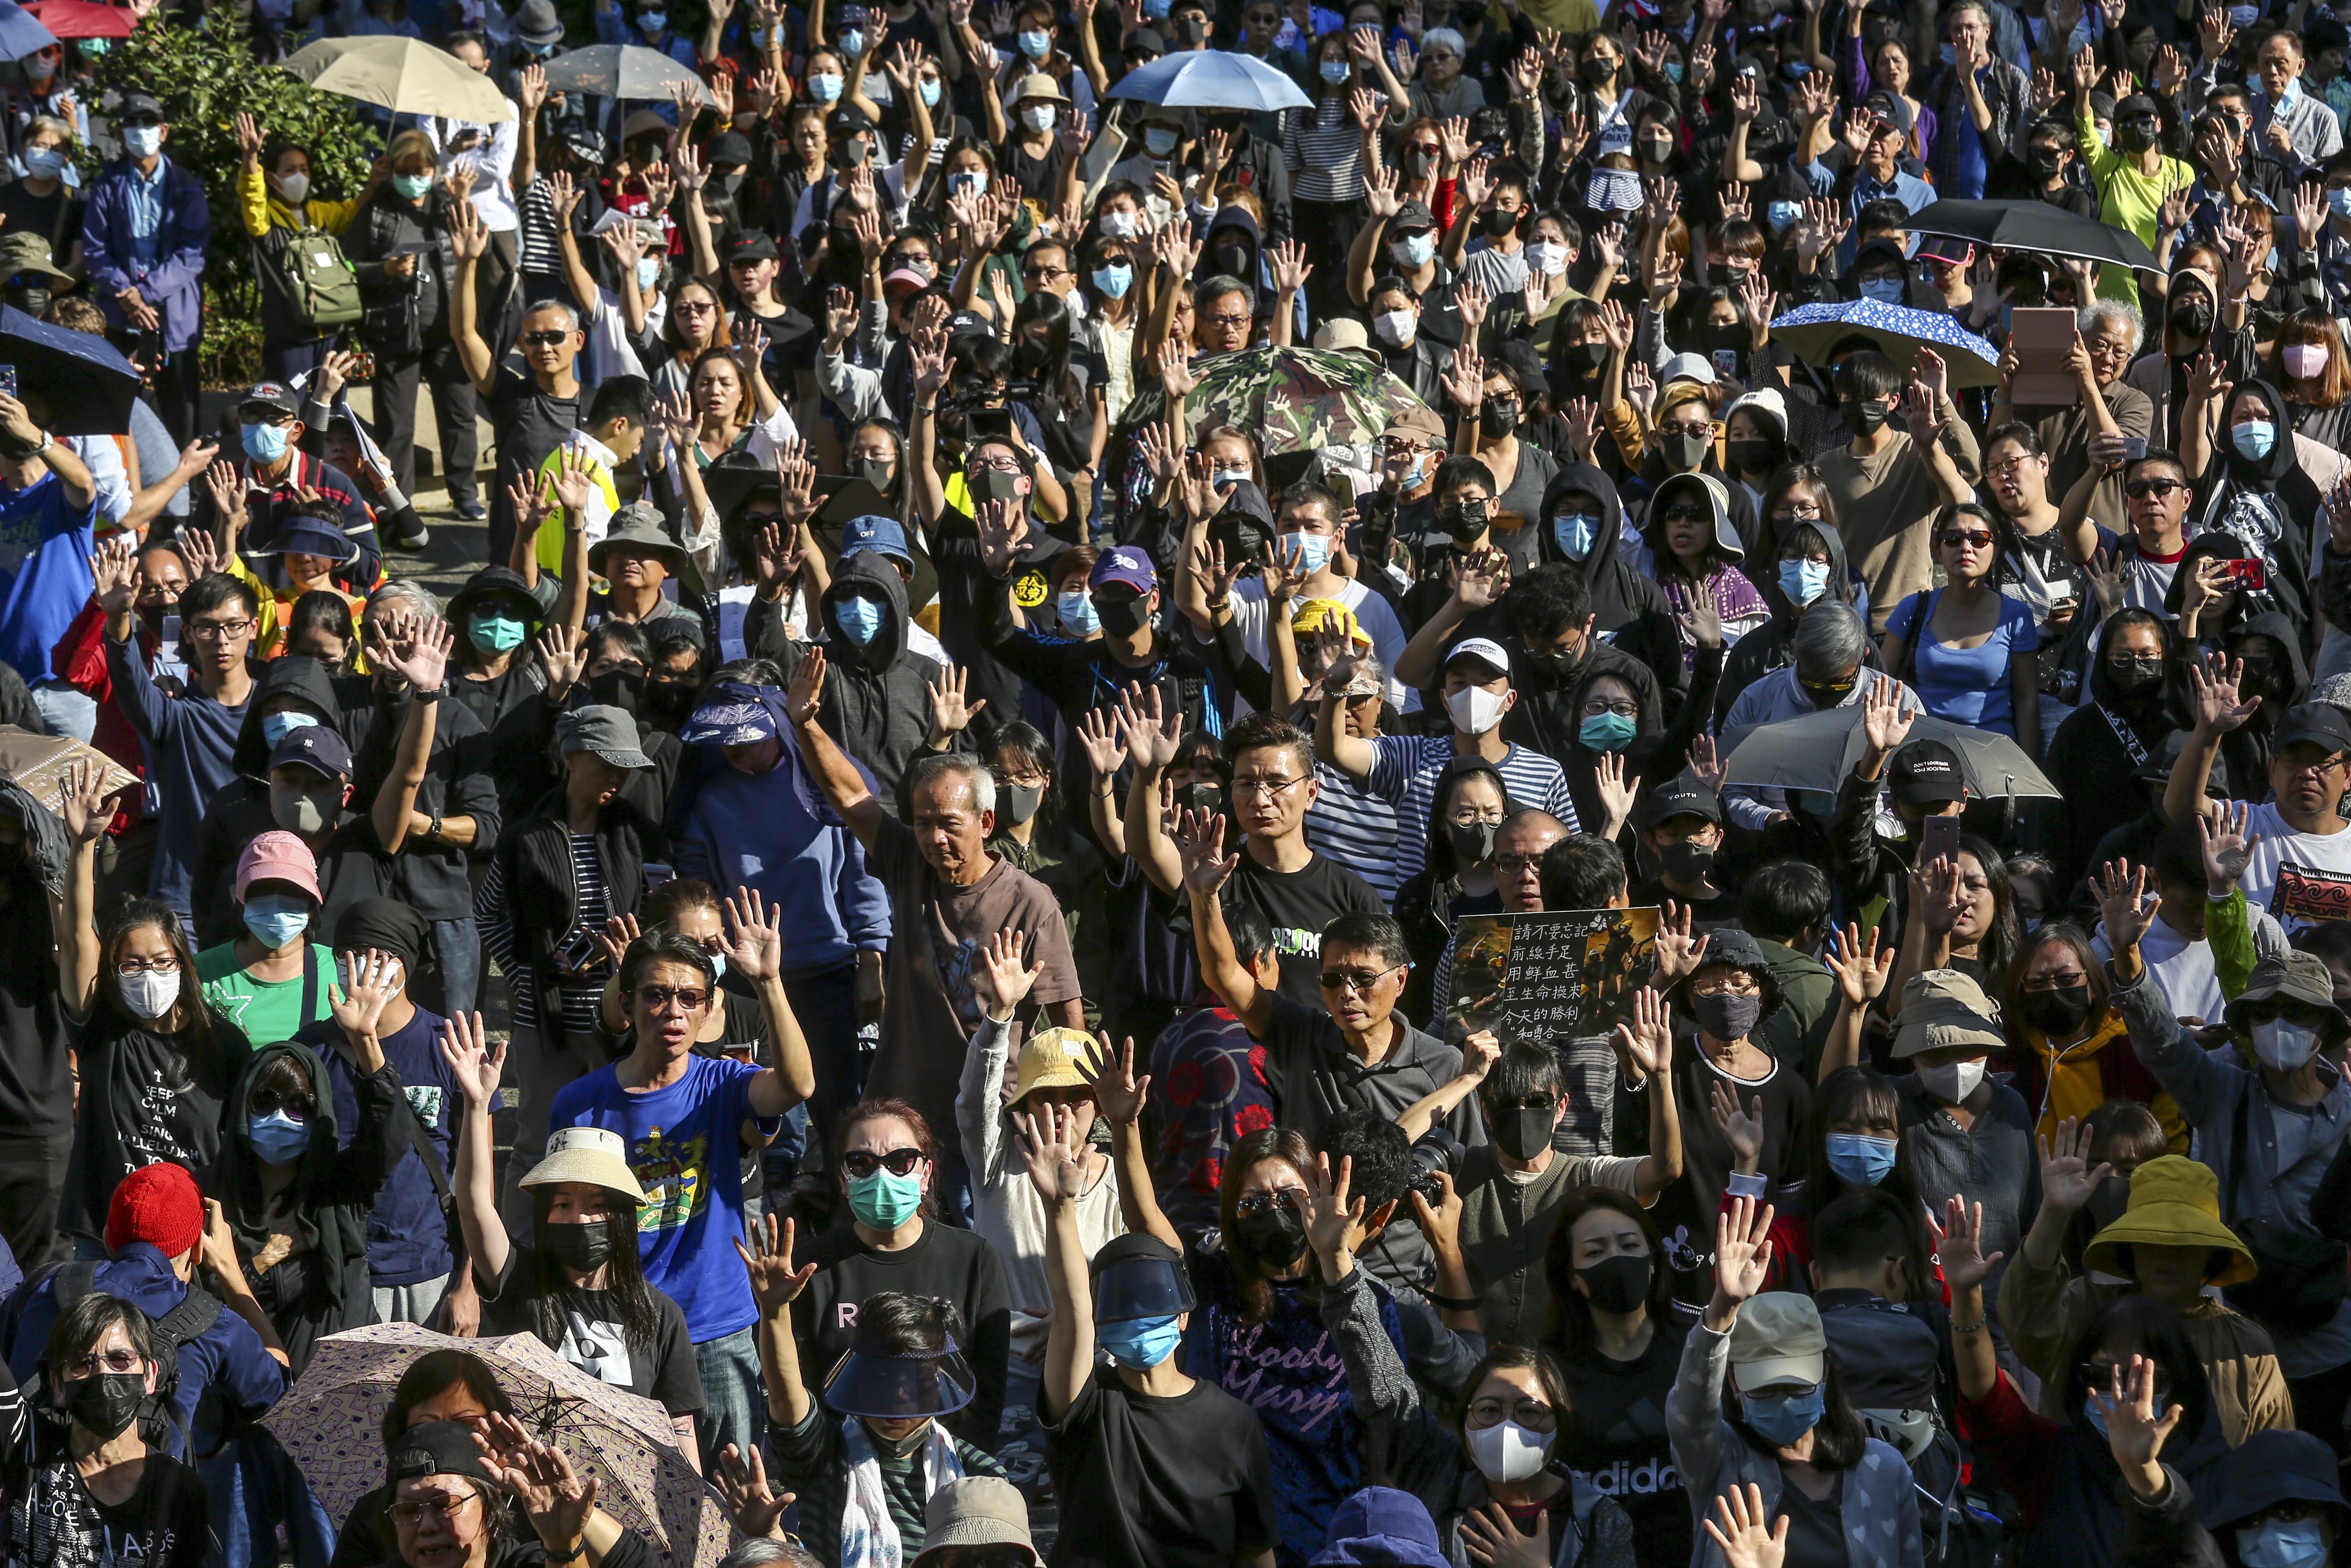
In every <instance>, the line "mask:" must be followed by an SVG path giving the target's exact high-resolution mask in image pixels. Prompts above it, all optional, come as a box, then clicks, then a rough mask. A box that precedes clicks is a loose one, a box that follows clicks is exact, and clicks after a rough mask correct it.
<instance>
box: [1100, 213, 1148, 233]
mask: <svg viewBox="0 0 2351 1568" xmlns="http://www.w3.org/2000/svg"><path fill="white" fill-rule="evenodd" d="M1142 227H1143V214H1140V213H1138V212H1136V211H1135V210H1134V208H1133V207H1113V208H1112V209H1110V211H1108V212H1106V213H1104V214H1102V233H1104V234H1106V235H1111V236H1112V237H1113V238H1114V239H1133V238H1134V236H1135V234H1136V232H1137V231H1138V230H1140V229H1141V228H1142Z"/></svg>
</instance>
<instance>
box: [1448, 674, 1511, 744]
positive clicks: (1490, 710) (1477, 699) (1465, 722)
mask: <svg viewBox="0 0 2351 1568" xmlns="http://www.w3.org/2000/svg"><path fill="white" fill-rule="evenodd" d="M1503 700H1504V699H1503V698H1502V697H1500V696H1497V695H1494V694H1493V693H1492V692H1489V691H1488V690H1487V689H1486V688H1485V687H1483V686H1464V687H1462V688H1461V689H1460V690H1459V691H1458V692H1453V693H1450V694H1448V695H1447V696H1446V699H1445V711H1446V712H1447V713H1448V714H1451V715H1452V716H1453V727H1454V728H1456V729H1458V730H1459V731H1460V732H1461V733H1462V734H1464V735H1483V734H1485V733H1486V732H1487V731H1488V730H1489V729H1491V728H1493V727H1495V726H1496V725H1498V724H1499V723H1501V722H1502V703H1503Z"/></svg>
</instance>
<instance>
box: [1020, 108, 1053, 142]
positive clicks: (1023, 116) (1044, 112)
mask: <svg viewBox="0 0 2351 1568" xmlns="http://www.w3.org/2000/svg"><path fill="white" fill-rule="evenodd" d="M1054 108H1055V106H1054V105H1052V104H1050V103H1032V104H1029V105H1028V106H1027V107H1026V108H1024V109H1022V110H1021V111H1020V123H1021V124H1023V125H1025V126H1027V127H1028V128H1029V130H1031V131H1036V132H1038V133H1039V134H1040V135H1042V134H1043V133H1044V132H1046V131H1050V130H1052V129H1053V111H1054Z"/></svg>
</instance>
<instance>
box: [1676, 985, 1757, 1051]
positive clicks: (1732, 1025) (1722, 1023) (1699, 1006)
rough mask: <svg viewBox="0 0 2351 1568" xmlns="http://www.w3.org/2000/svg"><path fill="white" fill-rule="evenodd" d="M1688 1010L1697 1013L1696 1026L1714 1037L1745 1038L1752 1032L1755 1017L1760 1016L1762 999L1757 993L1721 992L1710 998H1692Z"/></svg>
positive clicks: (1725, 1038)
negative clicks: (1743, 994) (1745, 995)
mask: <svg viewBox="0 0 2351 1568" xmlns="http://www.w3.org/2000/svg"><path fill="white" fill-rule="evenodd" d="M1690 1011H1692V1012H1694V1013H1696V1014H1697V1015H1698V1028H1700V1029H1702V1030H1706V1032H1707V1033H1708V1034H1710V1035H1712V1036H1713V1037H1714V1038H1715V1039H1717V1040H1745V1039H1746V1038H1747V1037H1748V1035H1749V1034H1750V1032H1752V1031H1753V1030H1754V1028H1755V1020H1756V1019H1760V1018H1761V1017H1762V1016H1763V998H1762V997H1761V996H1760V995H1758V996H1751V997H1742V996H1740V995H1738V994H1737V993H1735V992H1731V991H1721V992H1718V993H1717V994H1715V995H1713V996H1710V997H1692V998H1690Z"/></svg>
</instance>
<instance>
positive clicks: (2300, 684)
mask: <svg viewBox="0 0 2351 1568" xmlns="http://www.w3.org/2000/svg"><path fill="white" fill-rule="evenodd" d="M2220 647H2221V652H2222V653H2223V654H2224V655H2225V656H2226V657H2227V658H2228V659H2229V661H2230V662H2231V664H2234V663H2236V662H2237V661H2238V660H2242V661H2243V662H2244V676H2243V679H2242V680H2241V682H2240V683H2239V687H2238V690H2239V692H2240V694H2241V695H2245V696H2251V695H2254V694H2255V693H2259V694H2260V695H2261V699H2262V706H2260V707H2258V708H2256V709H2254V710H2253V716H2252V717H2251V718H2249V719H2247V720H2246V721H2245V722H2244V723H2242V724H2241V725H2239V726H2238V727H2236V728H2234V729H2232V730H2230V731H2229V732H2227V733H2226V734H2224V735H2223V736H2221V737H2220V758H2221V760H2222V761H2223V762H2225V763H2226V764H2227V765H2228V768H2229V777H2230V778H2231V779H2233V780H2235V781H2236V782H2237V783H2238V784H2239V785H2240V786H2243V785H2247V784H2252V785H2253V786H2255V787H2256V788H2258V787H2259V786H2260V785H2261V784H2264V783H2266V782H2267V781H2268V779H2269V776H2270V754H2271V752H2272V751H2273V749H2274V743H2273V737H2274V736H2275V735H2276V733H2277V726H2278V723H2279V721H2280V720H2281V719H2282V718H2283V716H2284V714H2285V711H2286V709H2288V708H2290V707H2293V706H2296V705H2297V704H2299V703H2301V702H2302V701H2304V699H2305V698H2306V697H2308V695H2310V669H2309V666H2308V665H2306V664H2304V663H2303V657H2302V643H2301V642H2300V641H2299V640H2298V639H2297V638H2296V637H2295V636H2294V625H2293V623H2292V622H2289V621H2288V620H2287V619H2286V617H2284V616H2283V615H2281V614H2280V613H2278V612H2276V611H2274V610H2271V611H2265V612H2262V613H2261V614H2259V615H2256V616H2254V617H2253V618H2252V620H2250V621H2247V622H2244V623H2243V624H2242V625H2240V626H2236V627H2233V628H2231V630H2230V631H2229V632H2226V633H2224V634H2223V636H2222V638H2221V640H2220Z"/></svg>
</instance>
